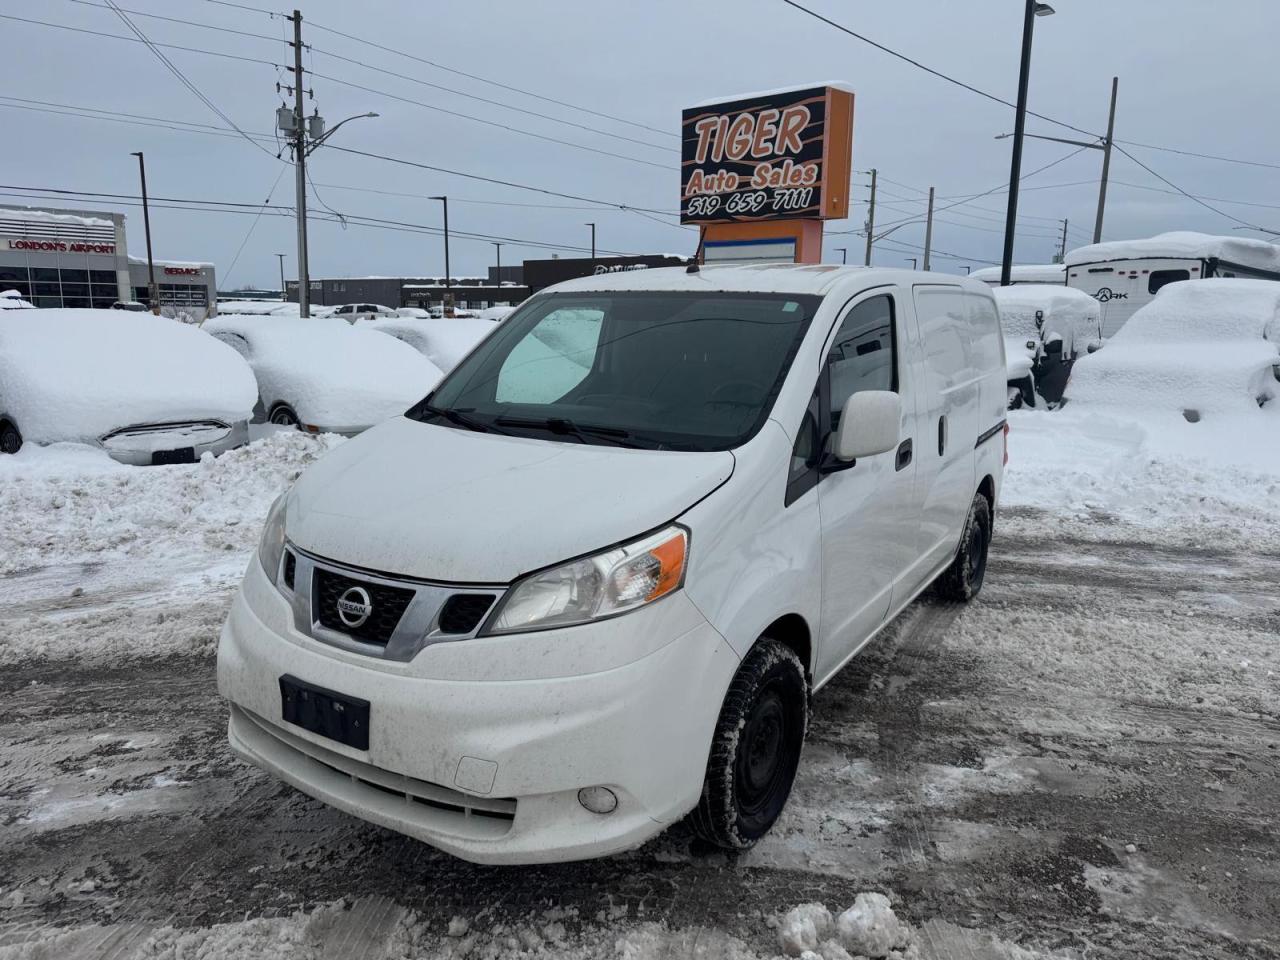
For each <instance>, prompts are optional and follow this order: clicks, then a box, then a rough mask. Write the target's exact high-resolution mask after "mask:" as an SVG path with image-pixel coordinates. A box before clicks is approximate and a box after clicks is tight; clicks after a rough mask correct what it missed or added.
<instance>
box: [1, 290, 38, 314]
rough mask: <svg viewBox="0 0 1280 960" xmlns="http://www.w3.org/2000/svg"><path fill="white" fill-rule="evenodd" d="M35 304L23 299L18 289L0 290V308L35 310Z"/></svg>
mask: <svg viewBox="0 0 1280 960" xmlns="http://www.w3.org/2000/svg"><path fill="white" fill-rule="evenodd" d="M34 309H35V304H33V303H31V302H30V301H29V300H23V299H22V294H21V293H19V292H18V291H17V290H0V310H34Z"/></svg>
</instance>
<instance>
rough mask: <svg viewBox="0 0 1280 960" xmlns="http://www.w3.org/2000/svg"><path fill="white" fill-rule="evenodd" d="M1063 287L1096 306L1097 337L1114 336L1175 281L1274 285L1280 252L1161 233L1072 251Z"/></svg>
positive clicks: (1250, 242) (1260, 244) (1233, 240)
mask: <svg viewBox="0 0 1280 960" xmlns="http://www.w3.org/2000/svg"><path fill="white" fill-rule="evenodd" d="M1066 267H1067V286H1069V287H1074V288H1075V289H1076V290H1083V291H1084V292H1085V293H1087V294H1089V296H1091V297H1093V298H1094V299H1095V300H1097V301H1098V303H1099V304H1101V306H1102V336H1103V337H1104V338H1105V337H1110V336H1113V335H1114V334H1115V332H1116V331H1117V330H1119V329H1120V328H1121V327H1122V326H1124V324H1125V321H1126V320H1128V319H1129V318H1130V317H1131V316H1133V314H1134V313H1135V312H1136V311H1137V310H1138V308H1139V307H1142V306H1144V305H1146V304H1148V303H1150V302H1151V301H1152V300H1153V299H1154V298H1155V295H1156V294H1157V293H1158V292H1159V290H1160V288H1161V287H1163V286H1165V285H1167V284H1170V283H1177V282H1178V281H1180V280H1203V279H1206V278H1208V277H1252V278H1256V279H1261V280H1280V246H1276V245H1275V244H1274V243H1268V242H1266V241H1265V240H1254V239H1251V238H1247V237H1214V236H1210V235H1208V234H1204V233H1189V232H1175V233H1162V234H1159V235H1158V236H1155V237H1150V238H1148V239H1145V240H1116V241H1112V242H1109V243H1094V244H1090V245H1089V246H1087V247H1078V248H1076V249H1075V250H1072V251H1070V252H1069V253H1068V254H1067V257H1066Z"/></svg>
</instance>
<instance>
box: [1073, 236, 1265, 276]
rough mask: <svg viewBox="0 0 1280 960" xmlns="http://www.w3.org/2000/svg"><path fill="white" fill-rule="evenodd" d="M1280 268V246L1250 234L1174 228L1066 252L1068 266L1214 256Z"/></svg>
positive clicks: (1244, 264) (1233, 261) (1244, 263)
mask: <svg viewBox="0 0 1280 960" xmlns="http://www.w3.org/2000/svg"><path fill="white" fill-rule="evenodd" d="M1214 257H1216V258H1218V259H1220V260H1226V261H1229V262H1230V263H1238V264H1240V265H1241V266H1247V267H1257V268H1258V269H1260V270H1276V271H1280V247H1278V246H1276V245H1275V244H1274V243H1267V241H1265V240H1253V239H1250V238H1248V237H1215V236H1211V235H1210V234H1207V233H1192V232H1190V231H1174V232H1172V233H1161V234H1158V235H1156V236H1154V237H1147V238H1145V239H1142V240H1112V241H1109V242H1107V243H1091V244H1089V245H1088V246H1084V247H1076V249H1074V250H1072V251H1070V252H1069V253H1068V254H1067V256H1066V265H1067V266H1068V267H1077V266H1082V265H1084V264H1089V263H1106V262H1108V261H1111V260H1145V259H1154V258H1160V259H1175V260H1208V259H1211V258H1214Z"/></svg>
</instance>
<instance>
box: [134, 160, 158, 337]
mask: <svg viewBox="0 0 1280 960" xmlns="http://www.w3.org/2000/svg"><path fill="white" fill-rule="evenodd" d="M133 155H134V156H135V157H137V158H138V175H139V176H140V177H141V178H142V225H143V227H144V228H145V229H146V232H147V305H148V306H149V307H151V312H152V313H154V314H155V315H156V316H159V315H160V297H159V291H158V290H157V289H156V264H155V261H154V260H152V259H151V209H150V207H148V206H147V165H146V163H145V162H144V161H143V159H142V151H141V150H138V151H136V152H135V153H134V154H133Z"/></svg>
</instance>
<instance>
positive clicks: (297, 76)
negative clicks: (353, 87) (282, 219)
mask: <svg viewBox="0 0 1280 960" xmlns="http://www.w3.org/2000/svg"><path fill="white" fill-rule="evenodd" d="M289 19H290V20H292V21H293V127H294V129H293V169H294V173H295V174H296V176H295V181H296V187H295V190H296V193H297V210H298V315H299V316H302V317H310V316H311V270H310V267H309V266H308V263H307V122H306V118H305V114H306V108H305V107H304V105H303V103H302V98H303V79H302V11H301V10H294V11H293V16H292V17H289Z"/></svg>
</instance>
